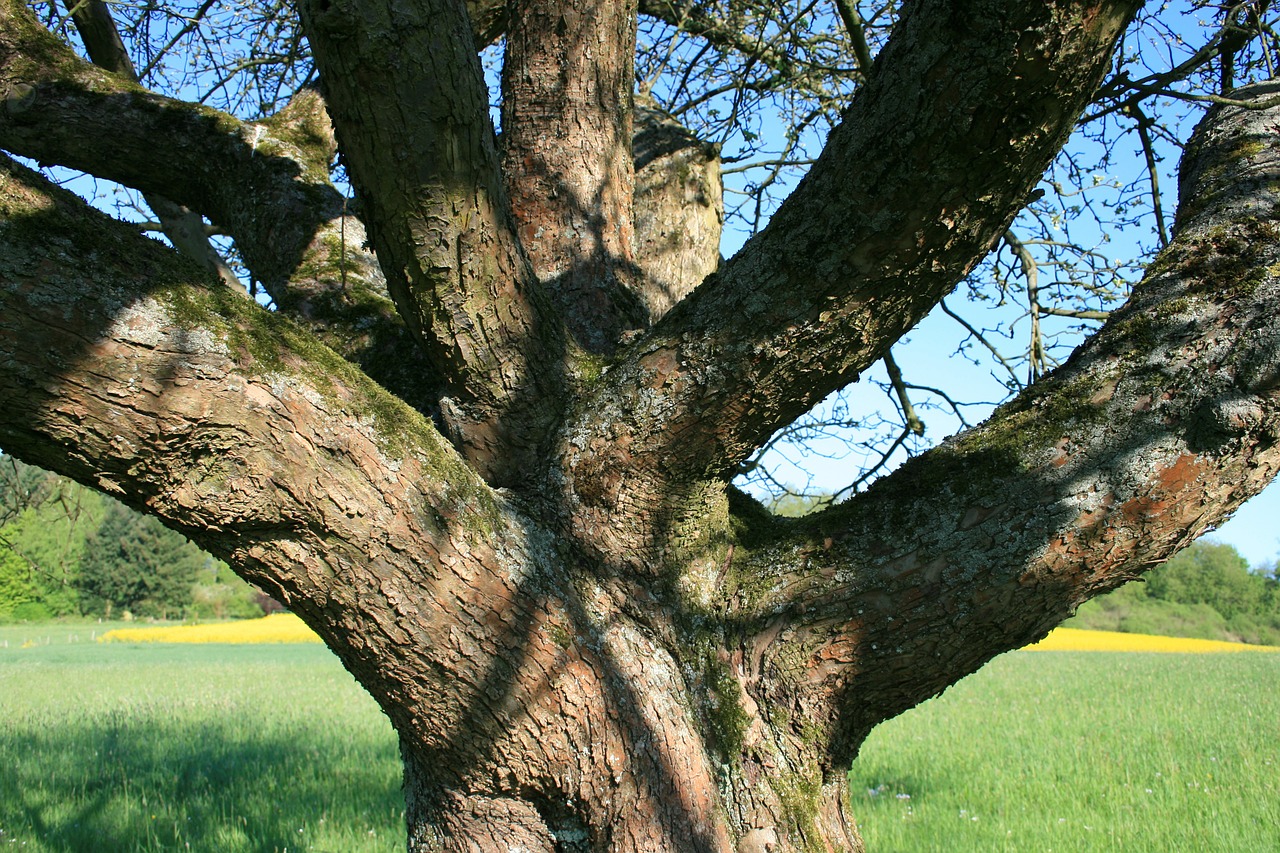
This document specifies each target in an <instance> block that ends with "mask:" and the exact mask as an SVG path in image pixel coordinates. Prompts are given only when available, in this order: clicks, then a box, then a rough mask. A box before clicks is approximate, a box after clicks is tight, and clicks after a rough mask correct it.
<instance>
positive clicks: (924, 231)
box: [568, 0, 1138, 502]
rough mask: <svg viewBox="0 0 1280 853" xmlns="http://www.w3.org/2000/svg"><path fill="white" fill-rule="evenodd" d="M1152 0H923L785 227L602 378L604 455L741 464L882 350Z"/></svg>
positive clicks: (1042, 155) (646, 464)
mask: <svg viewBox="0 0 1280 853" xmlns="http://www.w3.org/2000/svg"><path fill="white" fill-rule="evenodd" d="M1137 5H1138V3H1137V2H1136V0H1112V1H1111V2H1105V3H1102V4H1097V3H1086V2H1082V0H1059V2H1053V3H1033V4H1023V3H1015V2H1008V3H1000V4H990V3H980V2H972V3H961V4H959V5H957V4H956V3H951V2H933V0H921V2H917V3H915V4H913V5H912V6H911V7H910V8H909V9H908V10H907V13H906V14H904V16H903V18H902V20H901V21H900V22H899V24H898V27H897V29H896V30H895V32H894V35H893V38H892V40H891V42H890V44H889V45H888V46H886V48H885V52H884V53H883V54H882V56H883V62H882V63H881V65H883V71H881V72H878V73H877V74H876V75H874V77H873V79H872V80H871V81H870V82H869V83H868V84H867V86H866V87H865V88H864V89H863V90H862V91H861V93H860V94H859V96H858V97H857V98H856V100H855V101H854V104H853V105H852V107H851V108H850V109H849V111H848V112H847V114H846V116H845V118H844V121H843V122H842V123H841V125H840V126H839V127H838V128H837V129H836V130H835V131H833V133H832V135H831V138H830V140H829V142H828V144H827V146H826V149H825V150H824V151H823V153H822V155H821V157H820V158H819V160H818V162H817V163H816V164H815V165H814V167H813V168H812V170H811V171H810V172H809V174H808V175H807V176H806V178H805V179H804V181H803V182H802V183H801V184H800V186H799V187H798V188H797V189H796V191H795V192H794V193H793V194H792V196H791V198H789V199H788V200H787V202H786V203H785V204H784V205H783V206H782V208H781V209H780V210H779V211H778V213H777V214H776V215H775V216H774V218H773V220H772V222H771V223H770V225H769V227H768V228H767V229H766V230H765V231H764V232H763V233H762V234H761V235H759V236H758V237H757V238H755V239H754V240H752V241H751V242H749V243H748V244H747V245H746V246H745V247H744V248H743V249H742V251H740V252H739V253H738V254H737V255H736V256H735V257H734V258H732V259H731V260H730V261H729V262H728V263H727V264H726V265H725V266H724V267H723V268H722V269H721V271H720V272H719V273H718V274H717V275H715V276H713V277H712V278H710V279H709V280H708V281H707V282H706V283H704V284H703V285H702V286H701V287H699V288H698V289H697V290H696V291H694V293H693V294H691V295H690V297H688V298H687V299H685V300H684V301H683V302H682V303H681V304H680V305H678V306H677V307H676V308H675V309H674V310H673V311H672V312H671V313H670V314H668V315H667V316H666V317H665V318H664V319H663V321H662V322H661V323H660V324H659V325H658V326H657V327H656V328H655V329H654V331H653V333H652V334H651V335H649V336H648V337H647V338H645V339H642V340H641V341H639V342H638V343H637V344H636V345H635V347H634V348H633V351H632V352H630V353H628V355H627V357H626V360H625V361H624V362H623V363H622V364H621V365H620V366H619V367H617V368H615V369H614V370H613V371H612V372H611V373H610V381H608V382H606V383H603V385H602V387H601V389H600V391H599V393H598V396H597V398H596V400H595V401H594V406H593V408H592V409H591V410H592V411H594V412H596V413H597V414H593V415H592V417H593V418H595V419H596V422H597V423H606V424H608V429H609V430H610V432H611V433H612V437H611V439H610V440H611V441H614V442H615V444H616V445H617V446H618V451H617V453H618V458H617V459H616V460H614V462H613V463H606V464H604V465H603V466H602V469H601V470H627V471H630V472H632V473H633V475H634V476H635V477H636V478H637V479H639V480H642V481H643V480H645V479H648V478H650V477H654V476H656V477H659V478H660V479H664V480H668V481H669V480H671V479H673V478H674V479H696V478H699V477H727V476H729V474H730V472H732V471H733V470H734V468H735V466H736V465H737V464H738V463H739V462H741V461H742V460H743V459H745V458H747V457H748V456H749V455H750V453H751V451H752V450H753V449H754V448H755V447H756V446H758V445H759V444H761V443H762V442H764V441H765V440H766V439H767V438H768V436H769V435H770V434H771V433H772V432H773V431H774V430H776V429H777V428H778V427H780V426H782V425H783V424H785V423H788V422H790V421H791V420H794V419H795V418H796V417H798V416H799V415H801V414H802V413H803V412H804V411H806V410H807V409H808V408H810V407H811V406H812V405H813V404H815V403H816V402H817V401H818V400H820V399H822V398H823V397H825V396H826V395H827V394H829V393H830V392H831V391H834V390H836V389H838V388H840V387H843V386H844V385H846V384H848V383H849V382H851V381H853V380H854V379H856V378H857V376H858V374H859V373H860V372H861V371H862V370H864V369H866V368H867V367H868V366H870V365H871V364H874V363H875V361H876V360H878V359H879V358H881V357H883V355H884V353H885V352H886V351H887V350H888V348H889V346H890V345H891V344H892V343H893V342H894V341H896V340H897V339H898V338H899V337H900V336H901V335H902V334H903V333H904V332H905V331H906V330H907V329H909V328H911V326H912V325H914V324H915V323H916V322H917V321H918V320H919V319H920V318H921V317H923V316H924V315H925V314H926V313H927V312H928V311H929V310H930V309H931V308H932V307H933V306H934V305H935V304H936V303H937V302H938V301H939V300H940V299H941V298H942V297H943V296H945V295H946V293H947V292H949V291H950V289H951V288H952V287H954V285H955V283H956V282H957V281H959V280H960V278H962V277H963V275H964V274H965V273H967V272H968V271H969V270H970V269H972V267H973V266H974V265H975V264H976V263H977V262H978V260H980V259H981V257H982V256H983V255H984V254H985V253H986V252H987V251H988V249H989V247H990V246H991V244H992V243H993V241H994V240H995V239H996V238H997V237H998V236H999V235H1000V234H1001V233H1003V231H1004V230H1005V228H1006V227H1007V225H1008V223H1009V221H1010V220H1011V219H1012V218H1013V216H1014V215H1015V214H1016V213H1017V211H1018V210H1019V209H1020V208H1021V207H1022V206H1023V205H1024V204H1025V202H1026V200H1027V198H1028V196H1029V195H1030V194H1031V191H1032V188H1033V187H1034V186H1035V183H1036V182H1037V181H1038V180H1039V178H1040V176H1041V173H1042V172H1043V170H1044V168H1045V167H1046V166H1047V164H1048V163H1049V162H1050V161H1051V159H1052V158H1053V156H1054V155H1055V154H1056V153H1057V151H1058V150H1059V149H1060V147H1061V146H1062V144H1063V143H1064V142H1065V140H1066V138H1067V136H1068V135H1069V133H1070V131H1071V128H1072V126H1073V123H1074V121H1075V119H1076V117H1077V116H1078V114H1079V112H1080V110H1081V109H1082V108H1083V107H1084V105H1085V103H1086V102H1087V100H1088V97H1089V95H1090V94H1091V92H1092V91H1093V89H1094V87H1095V86H1096V85H1097V83H1098V80H1099V79H1100V78H1101V77H1102V75H1103V73H1104V72H1105V71H1106V69H1107V67H1108V64H1109V62H1110V54H1111V50H1112V48H1113V46H1114V44H1115V41H1116V39H1117V38H1118V37H1119V35H1120V33H1121V32H1122V31H1123V29H1124V27H1125V25H1126V23H1127V22H1128V20H1129V18H1130V16H1131V15H1132V13H1133V11H1134V9H1135V8H1136V7H1137ZM888 140H892V142H891V143H889V142H887V141H888ZM600 411H604V412H608V413H610V414H609V415H607V416H604V417H600V416H599V414H598V412H600ZM619 432H622V433H624V434H625V438H623V439H622V440H619V437H618V435H617V434H618V433H619ZM579 435H581V431H579V432H577V433H575V439H574V440H575V441H576V440H577V438H576V436H579ZM568 456H569V458H570V459H572V458H573V457H574V452H573V451H572V449H570V450H569V451H568ZM570 464H572V463H570ZM594 470H597V469H593V471H594ZM583 473H584V474H585V475H587V476H589V477H590V476H595V474H594V473H593V472H583ZM584 486H585V488H583V489H582V491H583V492H584V493H585V492H588V491H590V492H593V493H598V492H599V491H600V489H598V488H596V487H594V486H590V485H586V484H584ZM606 502H607V501H606Z"/></svg>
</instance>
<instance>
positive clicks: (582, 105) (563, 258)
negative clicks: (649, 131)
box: [502, 0, 646, 353]
mask: <svg viewBox="0 0 1280 853" xmlns="http://www.w3.org/2000/svg"><path fill="white" fill-rule="evenodd" d="M635 42H636V10H635V3H634V2H629V3H618V2H611V0H571V2H563V3H558V4H547V3H539V2H537V0H530V2H523V0H521V2H514V3H512V4H511V5H510V15H509V16H508V22H507V51H506V57H505V62H504V63H503V71H502V147H503V174H504V175H505V177H506V181H507V188H508V191H509V193H510V195H511V203H512V207H513V210H514V212H515V215H516V219H517V220H518V221H519V222H520V238H521V243H522V244H523V245H524V247H525V249H526V250H527V251H528V253H529V259H530V261H531V262H532V263H533V267H534V270H535V271H536V273H537V275H538V277H539V278H540V279H541V280H542V282H543V283H544V285H545V286H546V288H547V290H548V292H549V293H550V294H551V298H552V299H553V300H554V301H555V304H556V306H557V308H558V309H559V314H560V316H561V317H563V318H564V322H565V324H566V326H567V327H568V329H569V331H570V332H571V333H572V334H573V336H574V338H575V340H576V341H577V342H578V343H579V345H581V346H583V347H584V348H586V349H587V350H589V351H591V352H596V353H611V352H612V351H613V349H614V346H615V344H616V343H617V341H618V337H619V336H620V335H621V334H622V332H624V331H626V330H628V329H636V328H640V327H641V326H643V325H644V324H645V320H646V318H645V316H644V314H645V311H644V306H643V304H642V303H641V301H640V300H639V298H638V297H637V296H636V295H635V294H634V293H633V292H632V290H633V289H632V287H631V286H630V285H631V283H632V279H634V278H636V277H637V273H638V271H637V270H636V268H635V267H636V262H635V250H634V246H633V243H634V224H633V221H632V196H633V193H634V188H635V174H634V170H633V166H632V157H631V136H632V105H631V89H632V86H633V82H632V78H633V76H634V70H633V69H634V64H635Z"/></svg>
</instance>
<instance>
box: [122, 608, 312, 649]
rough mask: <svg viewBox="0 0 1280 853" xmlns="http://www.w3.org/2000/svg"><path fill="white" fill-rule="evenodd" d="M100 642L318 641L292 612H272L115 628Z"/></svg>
mask: <svg viewBox="0 0 1280 853" xmlns="http://www.w3.org/2000/svg"><path fill="white" fill-rule="evenodd" d="M98 642H100V643H112V642H120V643H318V642H320V638H319V637H317V636H316V635H315V633H314V632H313V631H312V630H311V629H310V628H308V627H307V626H306V625H305V624H303V622H302V620H301V619H299V618H298V617H297V616H294V615H293V614H292V613H273V614H271V615H270V616H264V617H262V618H261V619H245V620H242V621H240V622H219V623H216V624H213V625H165V626H160V627H155V628H117V629H116V630H114V631H108V632H107V633H105V634H103V635H102V636H101V637H99V638H98Z"/></svg>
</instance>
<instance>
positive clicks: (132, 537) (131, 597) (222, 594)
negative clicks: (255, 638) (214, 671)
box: [0, 455, 270, 622]
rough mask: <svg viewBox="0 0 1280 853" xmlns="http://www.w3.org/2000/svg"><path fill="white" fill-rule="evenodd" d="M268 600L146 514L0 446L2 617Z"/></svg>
mask: <svg viewBox="0 0 1280 853" xmlns="http://www.w3.org/2000/svg"><path fill="white" fill-rule="evenodd" d="M269 604H270V601H269V599H267V597H266V596H265V595H263V594H262V593H260V592H258V591H257V590H256V589H255V588H254V587H252V586H250V585H249V584H247V583H245V582H244V581H242V580H240V578H238V577H236V575H235V574H234V573H233V572H232V571H231V570H230V569H229V568H228V567H227V565H226V564H225V563H223V562H221V561H219V560H215V559H214V558H213V557H211V556H210V555H209V554H207V553H205V552H204V551H202V550H200V549H199V548H197V547H196V546H195V545H193V544H192V543H191V542H189V541H187V539H186V538H185V537H183V536H182V535H181V534H179V533H176V532H174V531H172V530H170V529H168V528H167V527H165V526H163V525H162V524H160V522H158V521H156V520H155V519H154V518H151V517H149V516H144V515H141V514H139V513H136V512H134V511H133V510H131V509H129V508H128V507H126V506H124V505H123V504H121V503H119V502H117V501H115V500H112V499H111V498H109V497H107V496H105V495H102V494H100V493H98V492H95V491H93V490H91V489H87V488H84V487H83V486H80V485H78V484H76V483H74V482H72V481H70V480H67V479H65V478H63V477H59V476H57V475H55V474H51V473H49V472H47V471H43V470H41V469H39V468H35V467H32V466H30V465H26V464H24V463H22V462H19V461H18V460H16V459H14V458H13V457H11V456H6V455H0V622H8V621H38V620H42V619H49V618H55V617H64V616H100V617H103V618H108V619H119V618H127V616H135V617H140V618H151V619H176V618H204V619H208V618H243V617H251V616H260V615H262V613H263V611H264V605H265V606H269Z"/></svg>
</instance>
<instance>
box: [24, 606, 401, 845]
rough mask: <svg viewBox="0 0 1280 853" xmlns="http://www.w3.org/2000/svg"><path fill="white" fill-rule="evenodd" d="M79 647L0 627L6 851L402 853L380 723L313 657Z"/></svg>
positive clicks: (358, 693) (393, 756)
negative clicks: (313, 851)
mask: <svg viewBox="0 0 1280 853" xmlns="http://www.w3.org/2000/svg"><path fill="white" fill-rule="evenodd" d="M106 627H124V626H106ZM91 633H96V634H98V635H99V636H100V635H101V633H102V631H101V628H100V627H99V626H94V627H93V628H92V629H83V628H82V629H75V628H66V627H62V626H57V627H55V626H35V627H27V626H22V627H18V626H12V627H0V850H8V849H15V850H17V849H21V850H23V851H28V850H32V851H135V850H187V849H190V850H203V851H218V853H223V851H227V853H235V851H254V852H255V853H259V851H262V852H263V853H269V851H284V850H290V851H294V850H298V851H301V850H321V851H330V853H347V851H352V853H356V851H375V850H376V851H402V850H403V849H404V803H403V800H402V798H401V795H400V758H399V752H398V749H397V747H396V741H395V736H394V734H393V733H392V730H391V724H390V723H389V722H388V721H387V719H386V718H385V717H384V716H383V715H382V712H381V711H380V710H379V709H378V707H377V705H375V704H374V702H373V700H372V699H371V698H369V696H368V694H366V693H365V692H364V691H363V690H362V689H361V688H360V687H359V686H358V685H357V684H356V683H355V680H354V679H352V678H351V676H350V675H348V674H347V672H346V670H344V669H343V668H342V666H341V665H340V664H339V663H338V660H337V658H335V657H334V656H333V654H332V653H331V652H329V650H328V649H326V648H325V647H324V646H322V645H318V644H312V643H308V644H289V645H199V644H185V643H184V644H151V643H147V644H133V643H124V642H111V643H97V642H93V641H92V639H91V637H90V634H91ZM6 641H7V647H6V646H5V643H6ZM24 644H26V645H27V647H26V648H23V645H24ZM10 845H12V846H10Z"/></svg>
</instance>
